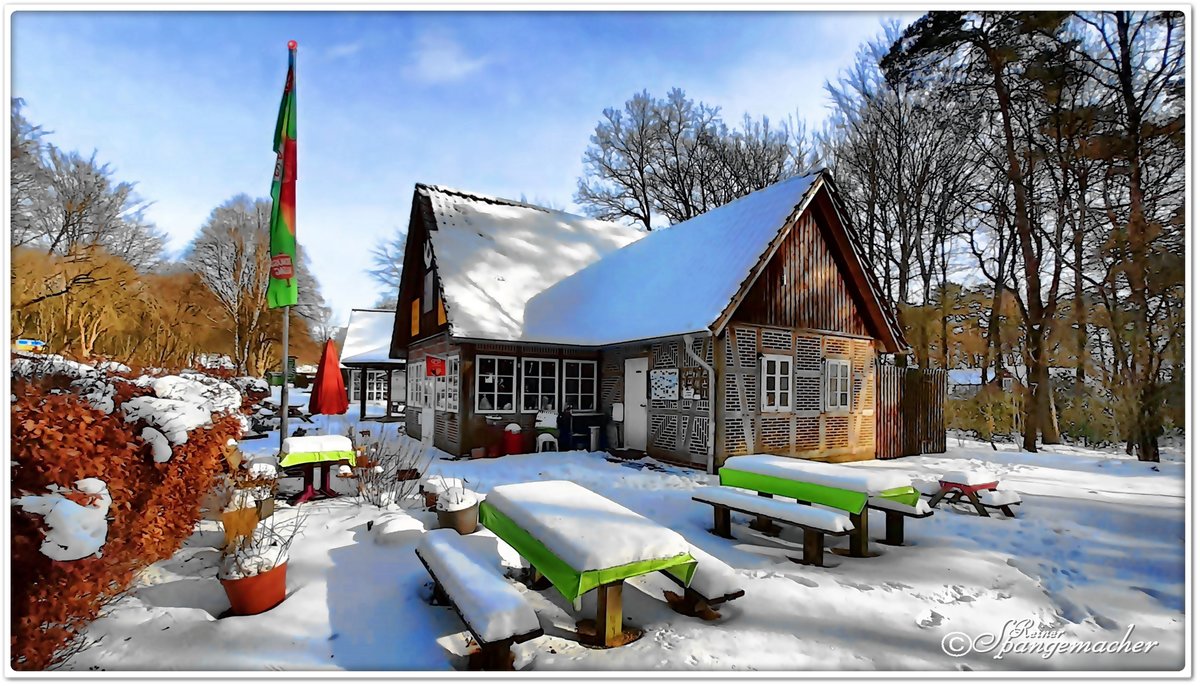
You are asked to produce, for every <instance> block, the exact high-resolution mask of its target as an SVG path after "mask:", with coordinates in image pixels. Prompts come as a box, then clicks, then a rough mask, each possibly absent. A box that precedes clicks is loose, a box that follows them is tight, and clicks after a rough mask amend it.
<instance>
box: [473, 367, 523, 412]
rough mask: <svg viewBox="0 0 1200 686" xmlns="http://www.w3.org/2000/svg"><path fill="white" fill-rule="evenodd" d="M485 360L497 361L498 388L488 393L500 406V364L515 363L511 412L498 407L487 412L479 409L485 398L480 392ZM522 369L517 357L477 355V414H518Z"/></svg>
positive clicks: (494, 402)
mask: <svg viewBox="0 0 1200 686" xmlns="http://www.w3.org/2000/svg"><path fill="white" fill-rule="evenodd" d="M484 360H495V361H496V376H497V381H496V386H497V387H496V389H495V390H492V391H488V393H489V394H490V395H491V396H492V399H493V404H496V405H498V404H499V397H500V395H501V392H500V390H499V378H500V376H501V375H500V364H499V363H500V361H502V360H509V361H511V362H512V363H513V373H512V383H513V388H512V397H513V407H512V409H511V410H503V409H500V408H497V407H494V408H492V409H490V410H485V409H483V408H481V407H479V401H480V399H481V398H482V397H483V393H482V391H480V382H479V381H480V379H479V377H480V376H481V375H482V374H483V364H482V362H483V361H484ZM520 369H521V367H520V362H519V360H518V359H517V358H516V357H515V356H512V355H476V356H475V388H474V391H475V414H484V413H488V414H518V410H517V407H518V405H517V403H518V402H520V396H521V394H520V391H519V389H518V388H517V380H518V379H519V378H520Z"/></svg>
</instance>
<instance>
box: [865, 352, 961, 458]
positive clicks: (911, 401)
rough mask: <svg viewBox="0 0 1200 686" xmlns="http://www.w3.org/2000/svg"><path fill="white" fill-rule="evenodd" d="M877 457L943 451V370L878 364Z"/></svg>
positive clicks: (944, 439) (944, 428)
mask: <svg viewBox="0 0 1200 686" xmlns="http://www.w3.org/2000/svg"><path fill="white" fill-rule="evenodd" d="M878 378H879V386H878V398H879V400H878V409H879V412H878V415H877V417H878V420H877V431H878V439H877V440H876V457H879V458H881V459H889V458H893V457H905V456H908V455H920V454H921V453H944V452H946V417H945V405H946V370H944V369H917V368H915V367H894V366H891V365H882V366H880V368H879V376H878Z"/></svg>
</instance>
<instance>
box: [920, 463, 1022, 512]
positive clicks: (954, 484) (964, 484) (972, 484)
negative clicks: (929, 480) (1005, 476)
mask: <svg viewBox="0 0 1200 686" xmlns="http://www.w3.org/2000/svg"><path fill="white" fill-rule="evenodd" d="M938 483H939V484H940V485H941V488H940V489H939V490H938V492H937V493H935V494H934V496H933V497H932V498H930V499H929V506H930V507H931V508H932V507H937V505H938V503H940V502H941V501H942V499H943V498H945V497H946V496H950V495H951V494H953V496H952V497H951V498H950V500H949V503H950V504H951V505H953V504H955V503H957V502H958V501H960V500H962V499H963V498H966V499H967V500H968V501H970V503H971V505H972V506H973V507H974V508H975V511H976V512H977V513H979V516H981V517H988V516H990V515H989V514H988V510H989V509H992V510H1000V511H1001V512H1003V513H1004V514H1005V515H1006V516H1008V517H1016V516H1017V515H1016V513H1015V512H1013V511H1012V507H1013V506H1014V505H1020V504H1021V496H1020V494H1019V493H1017V492H1015V491H1001V490H997V488H998V487H999V485H1000V477H998V476H997V475H996V474H994V473H992V472H988V471H983V470H973V471H955V472H946V473H945V474H943V475H942V478H941V479H938Z"/></svg>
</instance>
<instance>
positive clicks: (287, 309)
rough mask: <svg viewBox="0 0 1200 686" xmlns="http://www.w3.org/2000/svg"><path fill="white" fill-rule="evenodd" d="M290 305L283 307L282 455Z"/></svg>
mask: <svg viewBox="0 0 1200 686" xmlns="http://www.w3.org/2000/svg"><path fill="white" fill-rule="evenodd" d="M291 311H292V306H291V305H288V306H287V307H285V308H283V385H282V386H280V391H279V454H280V455H283V441H284V439H285V438H287V428H288V427H287V425H288V314H289V313H290V312H291Z"/></svg>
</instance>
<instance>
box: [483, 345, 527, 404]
mask: <svg viewBox="0 0 1200 686" xmlns="http://www.w3.org/2000/svg"><path fill="white" fill-rule="evenodd" d="M516 403H517V358H515V357H501V356H499V355H476V356H475V411H476V412H516V407H517V405H516Z"/></svg>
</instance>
